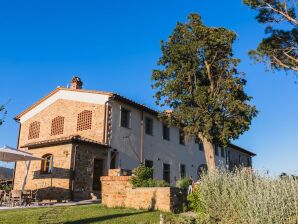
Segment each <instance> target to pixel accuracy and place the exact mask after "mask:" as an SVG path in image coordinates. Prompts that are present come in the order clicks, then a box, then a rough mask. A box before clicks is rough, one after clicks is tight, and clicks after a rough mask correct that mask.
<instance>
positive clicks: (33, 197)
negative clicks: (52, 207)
mask: <svg viewBox="0 0 298 224" xmlns="http://www.w3.org/2000/svg"><path fill="white" fill-rule="evenodd" d="M37 202H39V200H38V189H37V190H33V191H31V203H37Z"/></svg>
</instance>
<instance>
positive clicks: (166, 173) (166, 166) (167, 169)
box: [163, 163, 171, 183]
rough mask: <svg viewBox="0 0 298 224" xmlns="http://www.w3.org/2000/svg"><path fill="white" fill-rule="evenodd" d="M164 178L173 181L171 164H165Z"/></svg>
mask: <svg viewBox="0 0 298 224" xmlns="http://www.w3.org/2000/svg"><path fill="white" fill-rule="evenodd" d="M163 180H164V181H166V182H167V183H170V182H171V174H170V164H166V163H164V164H163Z"/></svg>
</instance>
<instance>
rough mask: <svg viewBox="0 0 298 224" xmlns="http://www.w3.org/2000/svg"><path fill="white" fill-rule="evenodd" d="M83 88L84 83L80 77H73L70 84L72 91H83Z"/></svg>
mask: <svg viewBox="0 0 298 224" xmlns="http://www.w3.org/2000/svg"><path fill="white" fill-rule="evenodd" d="M82 87H83V82H82V80H81V79H80V77H78V76H74V77H72V79H71V82H70V88H71V89H82Z"/></svg>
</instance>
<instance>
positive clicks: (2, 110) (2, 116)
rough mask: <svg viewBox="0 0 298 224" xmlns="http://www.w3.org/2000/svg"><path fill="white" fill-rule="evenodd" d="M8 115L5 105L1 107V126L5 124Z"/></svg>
mask: <svg viewBox="0 0 298 224" xmlns="http://www.w3.org/2000/svg"><path fill="white" fill-rule="evenodd" d="M5 115H6V110H5V108H4V106H3V105H0V126H1V125H2V124H3V122H4V117H5Z"/></svg>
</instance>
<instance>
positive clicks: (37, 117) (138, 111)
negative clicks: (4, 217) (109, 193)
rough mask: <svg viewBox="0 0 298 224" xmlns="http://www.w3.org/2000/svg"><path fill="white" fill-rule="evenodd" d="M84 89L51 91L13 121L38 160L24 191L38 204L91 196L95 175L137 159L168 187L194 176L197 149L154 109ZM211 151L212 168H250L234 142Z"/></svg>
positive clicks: (199, 157)
mask: <svg viewBox="0 0 298 224" xmlns="http://www.w3.org/2000/svg"><path fill="white" fill-rule="evenodd" d="M82 85H83V83H82V81H81V80H80V78H78V77H74V78H73V79H72V81H71V86H70V88H63V87H58V88H56V89H55V90H54V91H53V92H51V93H50V94H49V95H47V96H46V97H44V98H43V99H41V100H39V101H38V102H37V103H35V104H34V105H32V106H31V107H30V108H28V109H27V110H25V111H24V112H22V113H21V114H19V115H18V116H17V117H16V118H15V119H16V120H17V121H18V122H19V124H20V128H19V140H18V147H19V148H21V149H22V150H28V151H29V152H30V153H33V155H36V156H39V157H42V158H44V160H43V161H32V162H31V166H30V169H29V173H28V176H27V183H26V188H27V189H31V190H33V189H39V190H38V191H39V192H40V196H42V197H43V198H42V199H44V200H70V199H75V200H79V199H89V198H90V194H91V193H93V194H95V195H100V189H101V184H100V177H101V176H105V175H107V173H108V170H109V169H116V168H117V169H118V168H121V169H124V170H132V169H133V168H135V167H136V166H137V165H138V164H140V163H141V162H143V163H145V164H146V166H150V167H153V169H154V178H155V179H164V180H166V181H167V182H169V183H170V184H171V185H174V184H175V182H176V180H178V179H180V178H181V177H184V176H190V177H192V178H193V179H194V180H196V179H197V178H198V170H200V167H204V166H206V165H205V163H206V162H205V157H204V152H203V150H204V149H203V147H202V145H201V144H199V143H198V142H196V141H195V140H193V139H192V140H189V141H187V142H185V141H184V138H183V134H182V132H181V131H180V130H179V129H178V128H175V127H170V128H169V127H167V125H166V124H164V123H163V122H162V121H160V120H159V119H158V118H157V115H158V113H157V111H155V110H152V109H150V108H148V107H146V106H144V105H141V104H138V103H136V102H134V101H132V100H130V99H127V98H125V97H123V96H120V95H118V94H114V93H110V92H101V91H90V90H84V89H82ZM215 154H216V162H217V164H218V165H222V166H226V167H230V168H231V167H232V166H239V165H241V166H244V167H251V166H252V157H253V156H255V154H254V153H252V152H250V151H248V150H246V149H243V148H241V147H239V146H236V145H232V144H231V145H229V147H227V148H225V149H221V148H219V147H216V152H215ZM25 170H26V169H25V163H24V162H17V163H16V166H15V174H14V189H21V187H22V182H23V179H24V175H25Z"/></svg>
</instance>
